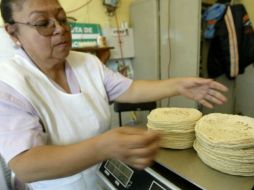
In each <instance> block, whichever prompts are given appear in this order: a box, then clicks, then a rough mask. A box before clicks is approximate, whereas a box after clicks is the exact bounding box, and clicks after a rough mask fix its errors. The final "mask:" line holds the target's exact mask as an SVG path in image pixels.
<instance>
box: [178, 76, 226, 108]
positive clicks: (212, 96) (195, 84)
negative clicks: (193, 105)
mask: <svg viewBox="0 0 254 190" xmlns="http://www.w3.org/2000/svg"><path fill="white" fill-rule="evenodd" d="M180 80H181V81H180V84H179V87H178V92H179V94H180V95H183V96H185V97H187V98H190V99H193V100H195V101H197V102H199V103H200V104H202V105H204V106H206V107H208V108H213V104H219V105H221V104H223V103H225V102H226V100H227V98H226V97H225V96H224V95H223V94H222V93H221V92H226V91H227V90H228V89H227V87H226V86H224V85H222V84H221V83H218V82H216V81H214V80H212V79H203V78H196V77H189V78H181V79H180Z"/></svg>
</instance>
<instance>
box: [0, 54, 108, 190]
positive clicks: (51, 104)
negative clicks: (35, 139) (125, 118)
mask: <svg viewBox="0 0 254 190" xmlns="http://www.w3.org/2000/svg"><path fill="white" fill-rule="evenodd" d="M67 61H68V63H69V64H70V65H71V68H72V70H73V71H74V73H75V76H76V78H77V80H78V82H79V84H80V88H81V93H79V94H67V93H65V92H63V91H61V90H59V89H57V87H55V86H54V85H53V84H52V82H51V81H50V80H49V79H48V78H47V77H46V76H45V75H44V74H43V73H42V72H41V71H40V70H39V69H37V68H36V67H35V66H34V65H32V64H31V62H30V61H29V60H27V59H25V58H24V57H21V56H19V55H16V56H15V58H14V59H13V60H12V61H11V62H8V63H3V64H2V63H1V64H0V80H2V81H5V82H6V83H8V84H9V85H11V86H12V87H13V88H15V89H16V90H17V91H18V92H20V93H21V94H23V95H24V96H25V97H26V98H27V99H28V100H29V102H30V103H31V104H32V105H33V107H34V108H35V109H36V111H37V112H38V114H39V116H40V118H41V121H42V123H43V125H44V127H45V130H46V133H47V135H48V144H54V145H66V144H71V143H77V142H80V141H82V140H85V139H88V138H90V137H93V136H95V135H98V134H101V133H103V132H105V131H106V130H108V129H109V126H110V119H111V118H110V110H109V106H108V98H107V94H106V91H105V88H104V85H103V77H104V76H103V71H102V65H101V63H100V62H99V61H98V60H97V58H95V57H94V56H92V55H89V54H83V53H76V52H71V53H70V55H69V56H68V58H67ZM95 172H96V166H93V167H91V168H89V169H86V170H85V171H83V172H81V173H78V174H76V175H73V176H70V177H66V178H60V179H56V180H46V181H40V182H35V183H31V184H29V185H30V186H31V187H32V189H33V190H98V188H97V187H96V174H95Z"/></svg>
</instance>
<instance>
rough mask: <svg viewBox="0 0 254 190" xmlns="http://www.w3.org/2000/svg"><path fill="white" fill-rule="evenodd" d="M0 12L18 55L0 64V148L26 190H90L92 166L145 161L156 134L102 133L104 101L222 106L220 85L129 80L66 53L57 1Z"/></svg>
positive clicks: (8, 4)
mask: <svg viewBox="0 0 254 190" xmlns="http://www.w3.org/2000/svg"><path fill="white" fill-rule="evenodd" d="M1 13H2V17H3V20H4V22H5V28H6V31H7V32H8V33H9V34H10V36H11V38H12V39H13V41H14V42H15V43H16V44H18V46H20V50H19V52H18V53H17V54H16V55H15V56H14V57H13V58H12V59H10V61H8V62H3V63H1V64H0V94H1V95H0V109H1V112H0V121H1V125H0V135H1V137H0V151H1V154H2V155H3V156H4V158H5V160H6V162H8V164H9V166H10V168H11V169H12V170H13V171H14V172H15V174H16V176H17V177H18V178H19V179H20V180H21V181H23V182H25V183H29V185H30V187H31V188H32V189H35V190H37V189H40V190H41V189H42V190H50V189H54V190H55V189H58V190H63V189H64V190H93V189H97V188H96V186H95V183H96V175H95V170H96V167H95V165H96V164H98V163H100V162H101V161H103V160H106V159H118V160H121V161H123V162H125V163H127V164H129V165H130V166H132V167H135V168H137V169H143V168H145V167H147V166H149V165H150V164H151V162H152V161H153V159H154V157H155V155H156V151H157V150H158V141H159V136H158V134H154V133H151V132H147V131H146V130H144V129H139V128H129V127H121V128H116V129H112V130H108V129H109V128H110V126H109V125H110V110H109V106H108V102H109V101H117V102H129V103H135V102H147V101H154V100H159V99H162V98H166V97H170V96H176V95H183V96H186V97H188V98H191V99H194V100H196V101H198V102H200V103H201V104H203V105H205V106H207V107H212V104H213V103H215V104H223V103H224V102H225V101H226V98H225V97H224V96H223V95H222V94H221V93H220V92H219V91H226V90H227V88H226V87H224V86H223V85H221V84H219V83H217V82H215V81H212V80H209V79H201V78H178V79H170V80H163V81H131V80H130V79H126V78H124V77H123V76H121V75H120V74H118V73H113V72H111V71H110V70H108V69H107V68H106V67H104V66H103V64H101V63H100V62H99V61H98V59H97V58H96V57H94V56H92V55H89V54H81V53H74V52H71V53H70V47H71V34H70V28H69V26H68V25H67V18H66V14H65V12H64V10H63V9H62V7H61V5H60V4H59V2H58V1H57V0H22V1H20V0H2V1H1ZM155 89H156V90H155ZM106 131H107V132H106Z"/></svg>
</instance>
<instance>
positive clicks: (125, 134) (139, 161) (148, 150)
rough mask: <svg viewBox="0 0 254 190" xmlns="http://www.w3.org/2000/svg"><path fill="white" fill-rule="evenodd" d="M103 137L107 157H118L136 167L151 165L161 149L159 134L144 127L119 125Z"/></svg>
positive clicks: (142, 167) (141, 167) (102, 144)
mask: <svg viewBox="0 0 254 190" xmlns="http://www.w3.org/2000/svg"><path fill="white" fill-rule="evenodd" d="M101 137H102V139H101V140H102V141H101V142H102V143H101V144H100V145H101V146H102V147H103V150H102V152H103V153H104V156H105V158H106V159H117V160H120V161H122V162H124V163H126V164H128V165H130V166H131V167H134V168H136V169H144V168H146V167H147V166H149V165H151V163H152V162H153V160H154V158H155V156H156V153H157V151H158V149H159V140H160V137H159V135H158V134H156V133H154V132H150V131H147V130H146V129H144V128H138V127H136V128H135V127H119V128H115V129H112V130H110V131H108V132H106V133H104V134H103V135H102V136H101Z"/></svg>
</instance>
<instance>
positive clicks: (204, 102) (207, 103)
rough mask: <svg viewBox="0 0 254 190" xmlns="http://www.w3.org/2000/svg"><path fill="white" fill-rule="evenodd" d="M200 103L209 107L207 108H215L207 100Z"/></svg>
mask: <svg viewBox="0 0 254 190" xmlns="http://www.w3.org/2000/svg"><path fill="white" fill-rule="evenodd" d="M199 103H200V104H202V105H203V106H205V107H207V108H213V105H212V104H211V103H209V102H208V101H207V100H205V99H202V100H200V101H199Z"/></svg>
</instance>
